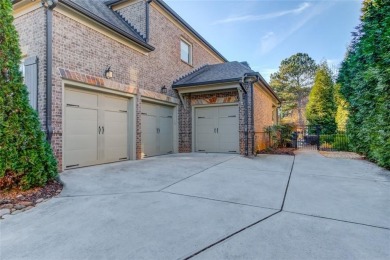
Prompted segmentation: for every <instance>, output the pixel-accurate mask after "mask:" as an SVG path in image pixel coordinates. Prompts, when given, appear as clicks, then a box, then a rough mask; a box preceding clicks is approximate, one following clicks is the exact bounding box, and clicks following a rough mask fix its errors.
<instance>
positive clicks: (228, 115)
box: [13, 0, 280, 170]
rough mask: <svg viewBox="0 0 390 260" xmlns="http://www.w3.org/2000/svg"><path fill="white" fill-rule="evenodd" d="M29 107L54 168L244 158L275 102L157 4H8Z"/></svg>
mask: <svg viewBox="0 0 390 260" xmlns="http://www.w3.org/2000/svg"><path fill="white" fill-rule="evenodd" d="M13 4H14V5H13V6H14V18H15V21H14V24H15V26H16V28H17V30H18V32H19V37H20V45H21V49H22V52H23V57H24V59H23V64H22V65H23V66H21V67H22V70H23V71H24V75H25V83H26V85H27V87H28V89H29V93H30V102H31V105H32V106H33V107H34V108H35V109H36V110H37V111H38V113H39V116H40V119H41V123H42V127H43V128H44V130H45V131H46V134H47V138H48V140H50V142H51V144H52V147H53V150H54V152H55V155H56V157H57V159H58V162H59V168H60V170H65V169H70V168H74V167H81V166H88V165H94V164H100V163H107V162H115V161H121V160H129V159H131V160H134V159H142V158H144V157H149V156H156V155H161V154H169V153H179V152H222V153H240V154H243V155H251V154H253V153H254V151H255V150H256V149H257V148H258V147H260V146H261V145H262V140H261V139H259V138H257V139H256V138H255V135H254V133H255V132H258V131H262V129H263V128H264V126H268V125H272V124H275V123H277V120H278V119H277V107H278V106H279V103H280V101H279V99H278V97H277V96H276V95H275V93H274V92H273V91H272V89H271V88H270V87H269V85H268V84H267V82H266V81H265V80H264V79H263V78H262V77H261V75H260V74H259V73H256V72H254V71H253V70H252V69H251V68H250V67H249V65H248V64H247V63H246V62H228V61H227V60H226V58H224V57H223V56H222V55H221V54H220V53H219V52H218V51H217V50H216V49H215V48H214V47H213V46H211V44H210V43H208V42H207V41H206V40H205V39H204V38H203V37H202V36H201V35H199V34H198V33H197V32H196V31H195V30H194V29H193V28H192V27H191V26H190V25H188V24H187V23H186V22H185V21H184V20H183V19H182V18H180V16H179V15H178V14H176V13H175V12H174V11H173V10H172V9H171V8H170V7H169V6H168V5H167V4H166V3H164V2H163V1H162V0H148V1H145V0H116V1H107V0H58V1H42V3H41V1H31V0H14V1H13Z"/></svg>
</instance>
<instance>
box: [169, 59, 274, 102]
mask: <svg viewBox="0 0 390 260" xmlns="http://www.w3.org/2000/svg"><path fill="white" fill-rule="evenodd" d="M248 75H251V76H253V75H256V76H257V77H258V78H259V80H260V81H261V83H262V85H264V87H265V88H266V89H268V91H269V92H270V93H271V94H272V95H273V96H274V97H275V98H276V100H278V101H279V102H280V99H279V97H278V96H277V95H276V93H275V92H274V91H273V90H272V88H271V87H270V86H269V84H268V83H267V82H266V81H265V80H264V78H263V77H262V76H261V75H260V73H258V72H255V71H253V70H252V69H251V68H250V66H249V64H248V63H247V62H246V61H244V62H238V61H232V62H225V63H220V64H214V65H205V66H203V67H201V68H199V69H197V70H195V71H193V72H192V73H190V74H188V75H185V76H184V77H181V78H180V79H178V80H177V81H175V82H173V84H172V88H173V89H180V88H184V87H196V86H204V85H213V84H220V83H240V81H241V80H242V78H243V77H244V76H248Z"/></svg>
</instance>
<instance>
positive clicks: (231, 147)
mask: <svg viewBox="0 0 390 260" xmlns="http://www.w3.org/2000/svg"><path fill="white" fill-rule="evenodd" d="M195 150H196V151H197V152H209V153H238V152H239V132H238V106H221V107H204V108H196V109H195Z"/></svg>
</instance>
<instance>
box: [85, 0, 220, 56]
mask: <svg viewBox="0 0 390 260" xmlns="http://www.w3.org/2000/svg"><path fill="white" fill-rule="evenodd" d="M79 1H83V0H79ZM125 1H126V0H108V1H107V0H105V1H103V2H105V4H106V5H107V6H113V5H116V4H119V3H122V2H125ZM149 1H150V2H152V1H153V2H155V3H156V4H158V5H159V6H161V7H162V8H163V9H164V10H165V11H167V12H168V13H169V14H170V15H171V16H172V17H173V18H174V19H175V20H176V21H178V22H179V23H180V24H182V25H183V26H184V27H185V28H186V29H187V30H189V31H190V32H191V33H193V34H194V35H195V36H196V37H197V38H198V39H199V40H200V41H201V42H203V43H204V44H205V45H206V46H207V47H209V48H210V49H211V50H213V52H214V53H216V54H217V55H218V56H219V57H220V58H221V59H222V60H223V61H225V62H226V61H228V60H227V59H226V58H225V57H224V56H223V55H222V54H221V53H220V52H219V51H217V49H215V48H214V47H213V46H212V45H211V44H210V43H209V42H208V41H206V40H205V39H204V38H203V37H202V36H201V35H200V34H199V33H198V32H197V31H196V30H195V29H194V28H192V27H191V25H189V24H188V23H187V22H186V21H185V20H184V19H183V18H181V17H180V15H178V14H177V13H176V12H175V11H174V10H173V9H172V8H171V7H170V6H169V5H167V4H166V3H165V2H164V1H163V0H149Z"/></svg>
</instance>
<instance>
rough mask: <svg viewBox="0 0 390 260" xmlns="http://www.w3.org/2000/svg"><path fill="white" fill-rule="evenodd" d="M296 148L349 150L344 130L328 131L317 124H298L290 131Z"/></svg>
mask: <svg viewBox="0 0 390 260" xmlns="http://www.w3.org/2000/svg"><path fill="white" fill-rule="evenodd" d="M292 145H293V147H295V148H296V149H308V150H321V151H349V138H348V136H347V134H346V132H345V131H340V130H338V131H335V132H332V133H329V132H327V131H323V130H322V128H321V127H320V126H318V125H307V126H298V127H296V129H295V131H294V132H293V133H292Z"/></svg>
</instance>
